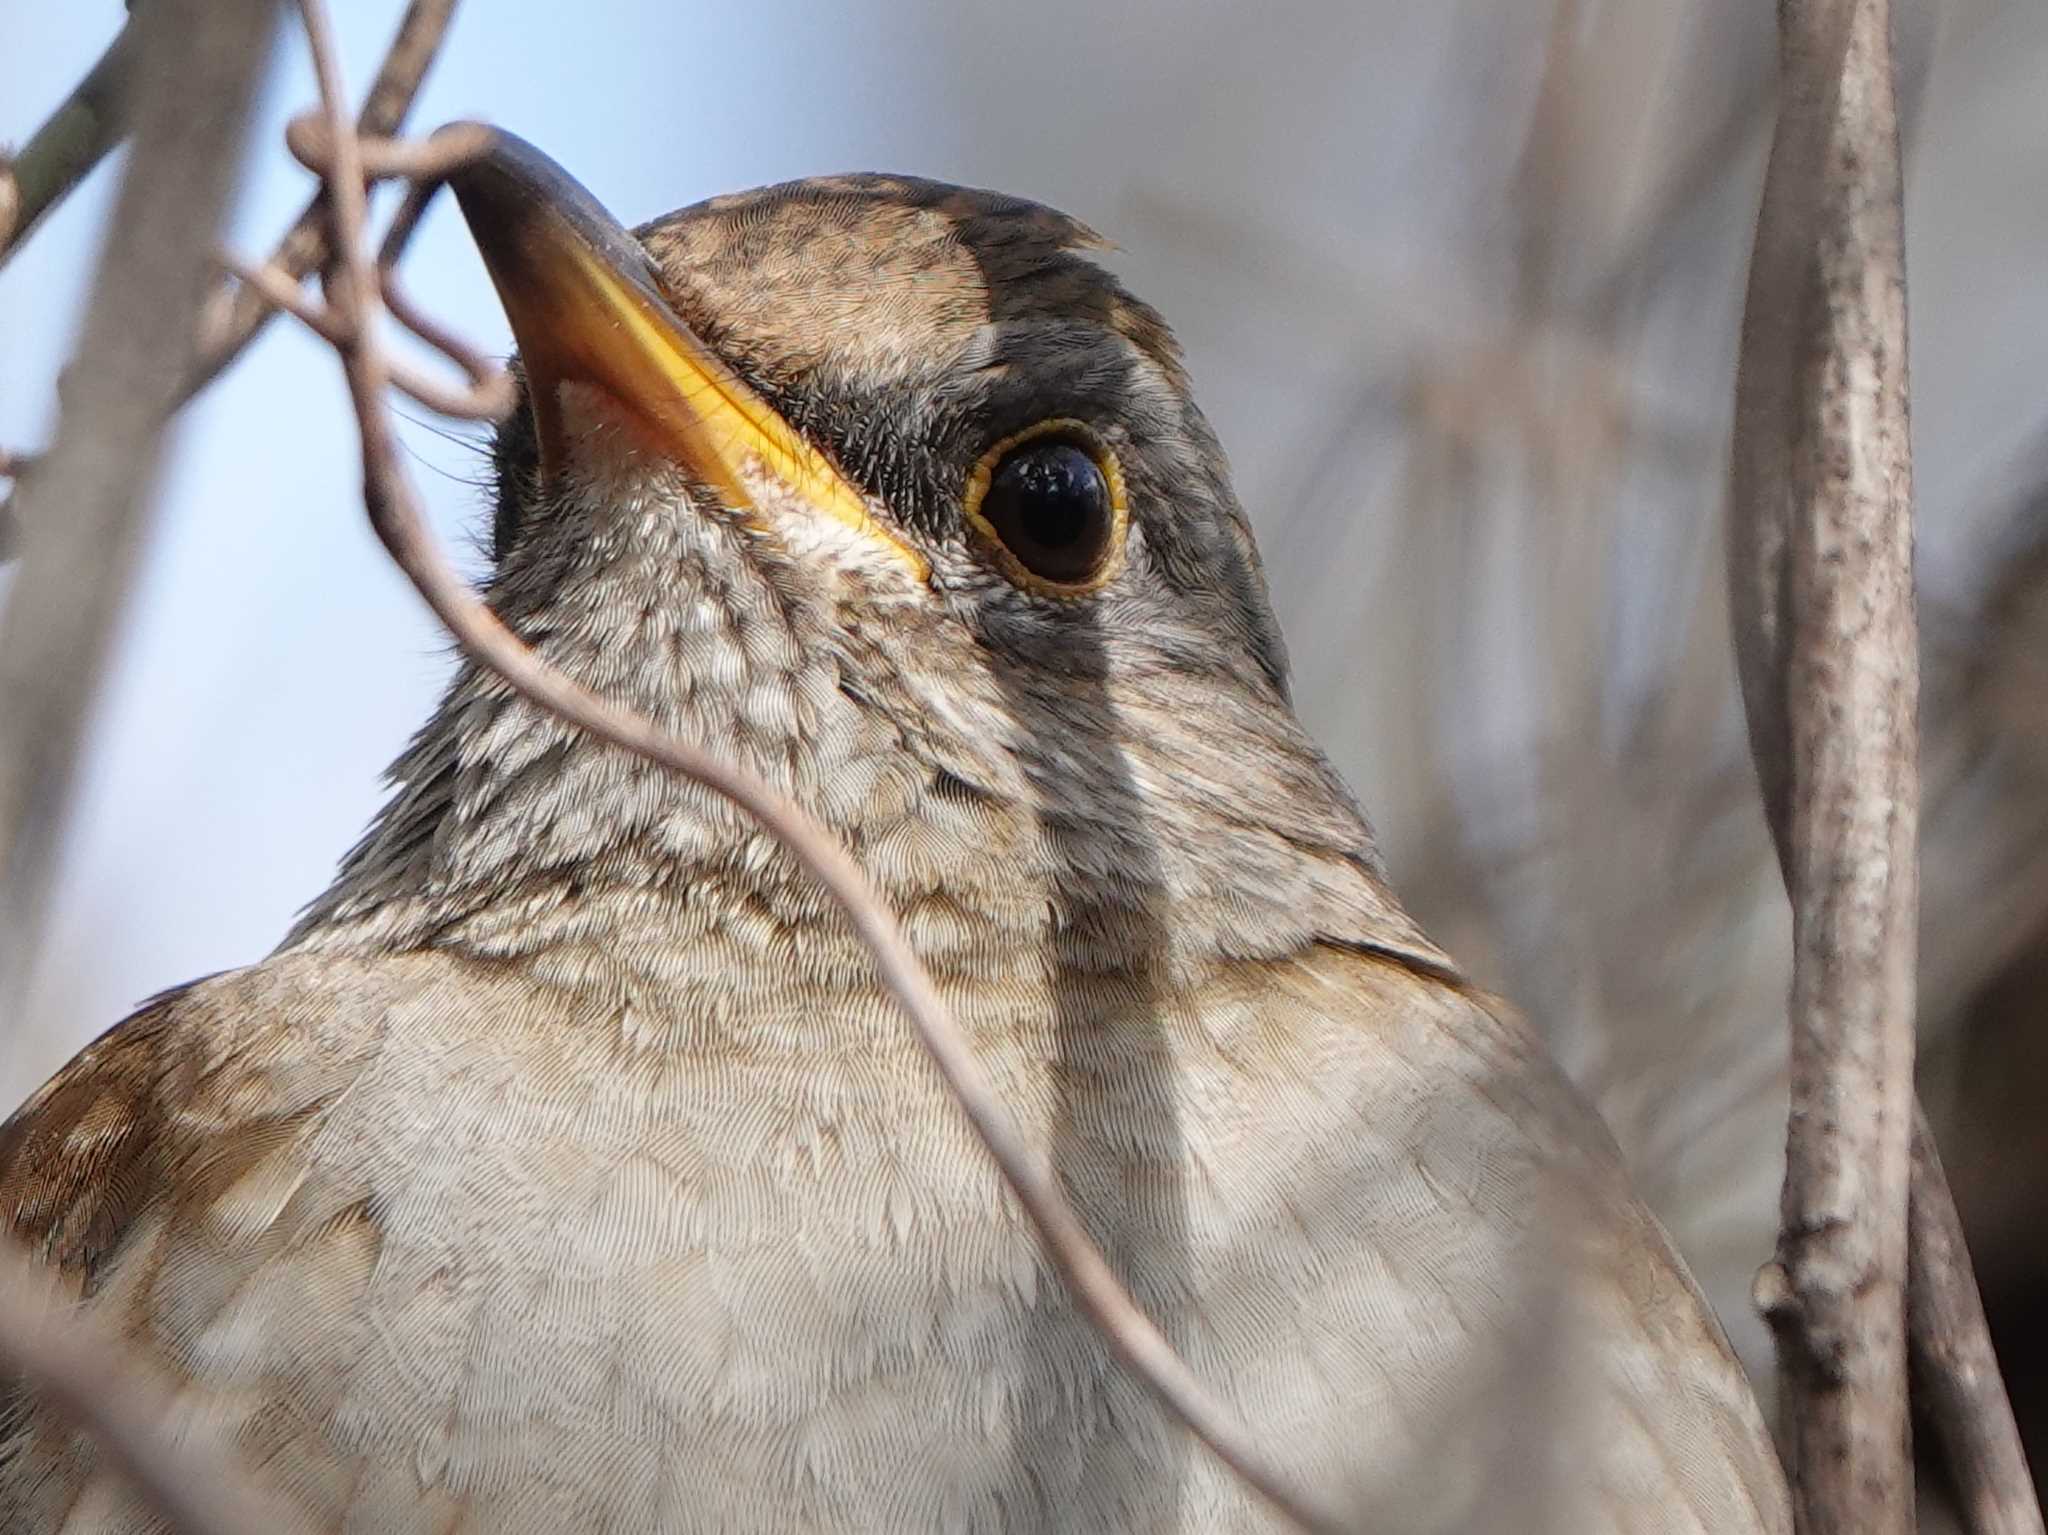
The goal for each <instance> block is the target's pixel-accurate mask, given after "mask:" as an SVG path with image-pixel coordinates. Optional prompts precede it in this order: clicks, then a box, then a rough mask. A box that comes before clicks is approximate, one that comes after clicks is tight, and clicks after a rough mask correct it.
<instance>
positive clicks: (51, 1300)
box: [0, 1241, 314, 1535]
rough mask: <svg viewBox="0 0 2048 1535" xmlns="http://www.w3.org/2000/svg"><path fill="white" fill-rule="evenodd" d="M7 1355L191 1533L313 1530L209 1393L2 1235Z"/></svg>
mask: <svg viewBox="0 0 2048 1535" xmlns="http://www.w3.org/2000/svg"><path fill="white" fill-rule="evenodd" d="M0 1357H4V1358H5V1359H6V1360H7V1362H8V1364H9V1365H10V1366H11V1367H12V1368H14V1369H16V1370H19V1371H20V1372H21V1373H22V1375H23V1376H25V1377H26V1378H27V1380H28V1382H29V1383H30V1384H31V1385H32V1386H34V1387H35V1388H36V1390H37V1392H38V1393H39V1394H40V1395H41V1396H42V1397H43V1398H44V1399H45V1400H46V1401H47V1402H48V1403H49V1404H50V1405H52V1406H53V1407H55V1408H56V1409H57V1410H58V1411H59V1412H61V1413H62V1414H63V1415H64V1416H65V1417H67V1418H69V1419H70V1420H71V1421H72V1422H73V1423H75V1424H77V1425H78V1426H79V1427H81V1428H83V1429H84V1430H85V1431H86V1432H87V1433H88V1434H89V1435H90V1436H91V1437H92V1439H93V1441H94V1442H95V1443H96V1444H98V1445H99V1446H100V1447H101V1448H102V1449H103V1450H104V1451H105V1452H106V1454H107V1458H108V1459H109V1460H110V1461H112V1462H113V1464H114V1465H115V1466H116V1467H117V1468H118V1469H119V1470H120V1472H121V1474H122V1475H124V1476H125V1477H127V1478H128V1480H129V1481H130V1482H131V1483H132V1484H134V1486H135V1487H136V1488H137V1489H138V1490H139V1491H140V1492H141V1493H142V1494H143V1496H144V1498H145V1499H146V1500H147V1501H148V1503H149V1504H150V1506H151V1507H152V1508H153V1509H155V1511H156V1512H158V1513H160V1514H162V1515H163V1516H164V1517H165V1518H166V1519H168V1520H169V1521H170V1522H171V1523H172V1525H173V1526H175V1527H176V1528H177V1529H179V1530H181V1531H183V1532H184V1535H313V1529H314V1527H313V1524H312V1521H311V1520H310V1519H309V1518H308V1517H307V1516H306V1513H305V1510H304V1509H302V1508H300V1507H298V1506H297V1505H296V1504H293V1503H291V1502H289V1501H288V1500H286V1499H285V1498H283V1497H281V1496H279V1495H278V1494H276V1493H275V1492H274V1491H272V1490H270V1489H267V1488H265V1487H264V1486H263V1485H262V1484H260V1483H259V1482H258V1481H257V1480H256V1479H255V1478H254V1477H253V1476H252V1475H251V1474H250V1472H249V1470H248V1468H247V1467H246V1466H244V1465H241V1464H239V1461H240V1456H239V1453H238V1451H237V1450H236V1448H235V1446H234V1445H233V1443H232V1442H230V1441H224V1440H223V1437H222V1435H221V1434H220V1432H219V1430H218V1429H216V1428H214V1427H212V1426H211V1425H210V1424H209V1423H208V1421H207V1420H206V1417H205V1416H204V1414H203V1413H199V1412H195V1411H194V1408H195V1407H196V1406H197V1404H196V1403H195V1402H194V1401H193V1400H192V1399H191V1398H189V1397H187V1396H185V1395H184V1394H182V1393H181V1392H180V1390H179V1388H178V1386H177V1385H176V1383H175V1382H174V1381H172V1379H171V1378H170V1377H169V1376H167V1375H166V1374H165V1373H164V1372H163V1371H162V1370H160V1369H158V1368H157V1367H155V1366H154V1365H151V1364H150V1363H148V1362H147V1360H146V1359H145V1358H144V1357H143V1356H141V1355H140V1354H138V1352H137V1350H136V1348H135V1344H134V1341H133V1340H132V1339H130V1338H127V1337H124V1336H123V1335H122V1334H121V1332H120V1329H119V1328H118V1327H117V1326H115V1325H113V1323H112V1321H111V1320H110V1319H108V1318H104V1317H102V1316H101V1315H100V1314H99V1313H98V1312H95V1311H90V1310H83V1309H80V1308H79V1307H77V1306H75V1305H73V1304H72V1303H71V1301H70V1299H69V1298H68V1297H67V1296H66V1295H65V1294H64V1292H63V1289H62V1286H61V1283H60V1281H59V1280H58V1278H57V1275H56V1272H55V1271H54V1270H53V1269H51V1268H50V1267H49V1266H48V1265H47V1264H45V1263H42V1262H40V1261H38V1260H37V1259H36V1258H34V1257H33V1256H31V1255H30V1254H29V1253H27V1252H25V1251H24V1250H23V1249H22V1248H21V1247H20V1246H19V1245H18V1244H16V1243H14V1242H12V1241H7V1242H0Z"/></svg>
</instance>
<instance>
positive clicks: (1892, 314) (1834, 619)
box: [1728, 0, 1947, 1535]
mask: <svg viewBox="0 0 2048 1535" xmlns="http://www.w3.org/2000/svg"><path fill="white" fill-rule="evenodd" d="M1779 19H1780V29H1781V36H1780V46H1781V70H1780V82H1779V86H1780V89H1779V101H1780V106H1779V121H1778V127H1777V132H1776V136H1775V138H1774V140H1773V143H1772V148H1771V160H1770V169H1769V173H1768V176H1767V179H1766V182H1765V188H1764V198H1763V206H1762V210H1761V213H1760V216H1759V220H1758V227H1757V236H1756V250H1755V255H1754V258H1753V262H1752V265H1751V270H1750V281H1749V293H1748V298H1747V303H1746V308H1745V312H1744V316H1743V335H1742V359H1741V367H1740V373H1739V378H1738V383H1737V390H1736V437H1735V440H1736V444H1737V451H1736V455H1735V462H1734V466H1733V480H1732V496H1731V507H1730V527H1729V540H1728V548H1729V567H1728V576H1729V594H1730V601H1731V604H1732V606H1733V610H1734V619H1735V635H1736V653H1737V662H1738V666H1739V670H1740V672H1741V678H1742V690H1743V702H1744V706H1745V710H1746V712H1747V715H1748V720H1749V730H1750V740H1751V748H1752V752H1753V755H1754V757H1755V760H1756V766H1757V774H1758V778H1759V780H1760V781H1761V784H1762V788H1763V794H1764V804H1765V809H1766V812H1767V816H1768V819H1769V822H1770V826H1771V832H1772V836H1773V839H1774V841H1775V842H1776V845H1777V849H1778V856H1779V863H1780V866H1781V868H1782V870H1783V873H1784V876H1785V883H1786V888H1787V890H1788V891H1789V893H1790V895H1791V899H1792V913H1793V944H1794V968H1793V984H1792V1052H1791V1067H1792V1084H1791V1086H1792V1116H1791V1124H1790V1131H1789V1134H1788V1139H1787V1148H1786V1175H1785V1193H1784V1210H1783V1228H1782V1231H1781V1235H1780V1238H1779V1245H1778V1257H1777V1261H1776V1263H1774V1264H1772V1265H1771V1266H1770V1267H1768V1268H1767V1269H1766V1270H1765V1272H1764V1274H1763V1276H1761V1277H1760V1279H1759V1285H1758V1291H1759V1298H1760V1300H1762V1301H1763V1303H1764V1305H1765V1309H1766V1313H1767V1315H1768V1316H1769V1317H1770V1319H1771V1321H1772V1324H1773V1326H1774V1329H1775V1330H1776V1332H1777V1335H1778V1339H1779V1353H1780V1358H1781V1360H1782V1362H1783V1366H1784V1372H1783V1373H1784V1386H1785V1391H1786V1399H1787V1411H1788V1426H1789V1430H1790V1440H1791V1448H1792V1456H1791V1458H1792V1471H1793V1481H1794V1489H1795V1507H1796V1509H1797V1514H1798V1522H1799V1528H1800V1529H1801V1530H1802V1531H1803V1532H1807V1535H1823V1532H1824V1535H1849V1532H1852V1531H1853V1532H1857V1535H1906V1532H1908V1531H1910V1530H1911V1528H1912V1525H1913V1518H1914V1508H1913V1486H1912V1466H1911V1460H1910V1456H1909V1452H1908V1443H1907V1440H1908V1427H1907V1415H1906V1408H1907V1400H1906V1398H1907V1380H1906V1338H1905V1329H1906V1320H1905V1309H1906V1307H1905V1286H1906V1263H1907V1254H1906V1249H1907V1191H1908V1187H1909V1182H1910V1177H1911V1172H1910V1155H1909V1148H1910V1139H1911V1131H1912V1120H1913V1097H1912V1093H1913V1075H1912V1074H1913V993H1914V969H1915V920H1916V915H1917V904H1918V864H1917V856H1918V854H1917V832H1918V812H1919V756H1918V729H1917V720H1916V711H1917V706H1918V692H1919V659H1918V657H1919V650H1918V638H1917V633H1916V625H1915V618H1914V611H1913V572H1912V538H1913V524H1912V479H1911V462H1910V450H1909V443H1908V432H1907V416H1906V398H1907V395H1906V309H1905V259H1904V247H1903V229H1902V216H1901V202H1900V180H1899V162H1898V128H1897V119H1896V113H1895V108H1894V102H1893V87H1892V65H1891V56H1890V24H1891V18H1890V8H1889V4H1888V3H1887V0H1782V3H1781V5H1780V8H1779ZM1922 1193H1923V1194H1926V1195H1938V1197H1939V1199H1940V1200H1941V1202H1942V1203H1943V1204H1944V1205H1945V1204H1946V1197H1947V1191H1946V1188H1945V1187H1942V1188H1938V1189H1929V1188H1926V1187H1925V1186H1924V1185H1923V1189H1922Z"/></svg>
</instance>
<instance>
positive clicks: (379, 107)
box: [184, 0, 456, 399]
mask: <svg viewBox="0 0 2048 1535" xmlns="http://www.w3.org/2000/svg"><path fill="white" fill-rule="evenodd" d="M455 5H456V0H412V4H411V5H409V6H407V7H406V12H405V17H404V19H403V20H401V21H400V22H399V24H398V34H397V36H395V37H393V38H392V40H391V47H390V49H389V50H388V51H387V52H386V53H385V55H384V63H383V65H382V67H381V68H379V69H378V71H377V78H376V79H375V80H374V81H372V82H371V84H370V94H369V95H368V96H366V97H364V98H363V109H362V111H361V113H359V114H358V115H357V118H356V127H357V129H358V131H360V132H362V133H366V134H374V135H378V136H383V135H387V134H392V133H396V132H397V131H398V130H399V129H400V128H401V127H403V126H404V125H405V115H406V113H407V112H409V111H411V110H412V102H413V97H414V96H416V95H418V94H419V88H420V85H421V83H422V82H423V81H424V80H425V79H426V77H427V70H428V69H429V68H430V67H432V65H433V62H434V58H435V56H436V55H437V54H438V53H439V52H440V49H441V41H442V39H443V38H444V37H445V36H446V35H447V32H448V24H449V22H450V21H451V20H452V19H453V18H454V15H455ZM328 260H329V250H328V244H327V208H326V193H325V192H324V191H322V192H319V193H316V194H315V195H314V196H313V198H312V199H311V200H310V201H309V202H308V203H307V204H306V206H305V208H304V209H303V210H301V212H300V213H299V216H298V218H297V219H295V220H293V222H292V227H291V228H290V229H288V230H287V231H285V234H284V238H283V239H281V240H279V241H278V243H277V249H276V250H274V251H272V252H271V255H270V260H269V262H268V263H267V265H269V266H272V267H275V268H277V270H279V271H280V272H284V273H287V274H288V275H289V276H290V277H291V278H292V280H293V281H294V282H298V281H301V280H303V279H304V278H305V277H306V276H307V275H308V274H309V273H312V272H314V271H317V270H319V269H321V268H323V267H325V266H326V265H327V262H328ZM275 313H276V310H275V309H274V308H273V307H272V305H271V303H270V301H269V300H268V299H267V298H266V297H265V295H264V294H262V293H260V292H256V291H254V290H251V289H248V288H238V289H234V290H232V291H230V290H227V289H222V290H220V291H217V292H216V293H215V294H214V295H213V297H212V298H211V299H210V300H209V301H208V303H207V306H206V312H205V314H204V315H202V316H201V319H200V329H199V334H200V338H201V339H200V347H199V350H200V355H199V360H198V361H197V362H196V363H195V364H194V365H193V368H192V372H191V374H190V376H189V377H188V378H187V380H186V383H185V391H184V393H185V398H187V399H189V398H191V397H192V396H193V395H195V394H197V393H198V392H199V391H200V390H202V389H204V388H205V387H206V386H207V385H208V384H210V383H212V382H213V381H214V380H215V379H216V378H218V377H219V376H220V374H221V370H222V369H224V368H226V367H227V365H228V364H229V363H231V362H233V361H234V360H235V359H236V358H237V357H239V356H241V355H242V350H243V348H244V347H246V346H248V344H249V343H250V342H251V341H253V340H255V339H256V334H257V332H259V331H260V330H262V329H263V327H264V325H265V324H267V323H268V322H269V320H270V317H271V316H272V315H273V314H275Z"/></svg>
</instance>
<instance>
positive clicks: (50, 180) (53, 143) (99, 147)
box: [0, 20, 136, 266]
mask: <svg viewBox="0 0 2048 1535" xmlns="http://www.w3.org/2000/svg"><path fill="white" fill-rule="evenodd" d="M135 38H136V26H135V23H134V22H133V21H132V20H131V21H129V22H128V23H126V24H125V25H124V26H123V27H122V28H121V31H120V35H119V36H117V37H116V38H115V39H114V41H113V42H112V43H111V44H109V45H108V47H107V51H106V52H105V53H103V54H101V55H100V58H99V62H98V63H96V64H94V65H93V67H92V69H91V70H90V71H88V72H87V74H86V77H85V78H84V79H83V80H81V81H79V82H78V84H77V85H76V86H75V87H73V89H72V92H71V94H70V95H69V96H67V97H65V98H64V104H63V105H62V106H60V107H58V108H57V110H56V111H55V112H53V113H51V114H50V117H49V119H48V121H46V122H45V123H44V124H43V125H42V127H40V128H38V129H37V130H36V131H35V133H34V135H33V136H31V137H30V139H29V141H28V142H27V143H26V144H24V145H23V146H22V147H21V152H20V153H19V154H17V155H14V156H13V157H12V158H11V159H10V158H8V157H6V156H0V266H4V265H5V264H6V262H7V258H8V257H9V256H11V255H13V254H14V252H15V251H16V250H17V249H19V248H20V246H21V244H22V242H23V241H24V240H26V239H27V238H28V236H29V232H30V231H31V230H33V229H34V228H35V227H36V223H37V221H38V220H39V219H41V218H42V216H43V215H44V214H46V213H48V212H49V211H50V210H51V209H52V208H54V207H56V206H57V204H59V203H61V202H62V201H63V200H64V199H65V198H67V197H69V196H70V195H71V192H72V189H73V188H75V187H76V186H77V185H78V184H79V183H80V182H81V181H83V180H85V178H86V177H87V176H89V175H90V174H91V173H92V169H93V167H94V166H96V165H98V164H99V163H100V161H101V160H103V159H105V158H106V155H107V151H108V150H110V149H112V148H113V147H114V146H115V145H116V144H118V143H120V142H121V140H122V139H123V138H124V137H125V136H126V134H127V132H128V116H127V107H128V88H129V80H130V77H131V75H132V74H133V73H134V66H135V50H136V42H135Z"/></svg>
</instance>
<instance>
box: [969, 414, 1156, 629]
mask: <svg viewBox="0 0 2048 1535" xmlns="http://www.w3.org/2000/svg"><path fill="white" fill-rule="evenodd" d="M966 513H967V525H968V527H969V528H970V529H972V530H973V532H974V534H975V536H976V537H977V538H978V539H979V540H980V542H981V543H982V545H983V546H984V547H985V548H986V549H987V550H988V552H989V553H990V554H991V555H992V556H994V558H995V561H996V564H997V565H998V566H999V567H1000V568H1001V569H1002V572H1003V574H1004V575H1006V576H1008V577H1009V578H1010V580H1011V581H1013V582H1015V583H1016V584H1017V585H1018V586H1021V587H1023V588H1024V589H1025V590H1027V591H1033V592H1038V593H1040V594H1042V595H1045V596H1051V597H1081V596H1086V595H1087V594H1088V593H1089V592H1092V591H1095V590H1097V589H1098V588H1099V587H1101V586H1103V585H1104V584H1105V583H1107V582H1108V580H1109V579H1110V577H1111V576H1113V575H1115V574H1116V568H1117V565H1118V563H1119V561H1120V560H1121V559H1122V557H1123V544H1124V530H1125V524H1126V520H1127V513H1126V510H1125V506H1124V483H1123V476H1122V474H1121V473H1120V472H1119V471H1118V469H1117V463H1116V456H1115V455H1114V454H1112V453H1111V452H1110V451H1109V449H1108V448H1107V447H1106V446H1104V445H1103V444H1102V443H1101V442H1100V441H1099V440H1098V439H1097V438H1096V436H1095V434H1094V433H1093V432H1091V431H1089V430H1088V428H1087V427H1086V426H1084V425H1083V424H1082V423H1081V422H1079V421H1068V420H1057V421H1042V422H1040V423H1039V424H1038V425H1037V426H1034V427H1032V428H1031V429H1030V430H1029V431H1027V432H1020V433H1018V434H1017V435H1016V436H1014V437H1006V438H1004V439H1003V440H1002V441H1001V442H999V443H997V444H996V445H995V446H994V447H993V448H991V449H989V451H988V452H987V453H985V454H983V455H982V458H981V462H980V463H979V464H977V465H975V468H974V473H973V474H972V475H971V476H970V477H969V478H968V482H967V500H966Z"/></svg>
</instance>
